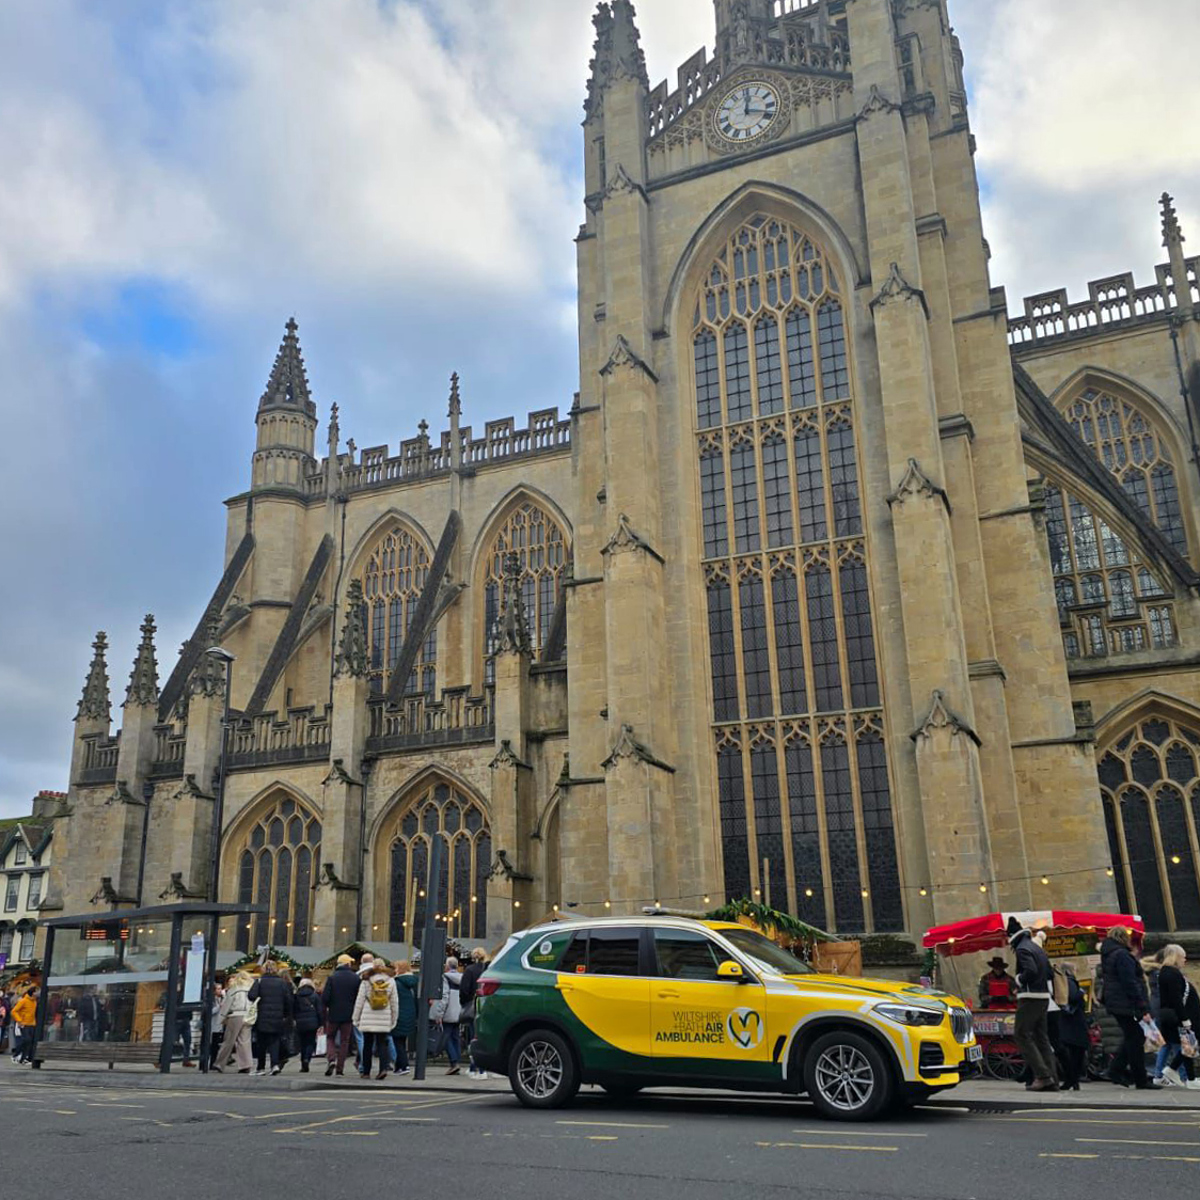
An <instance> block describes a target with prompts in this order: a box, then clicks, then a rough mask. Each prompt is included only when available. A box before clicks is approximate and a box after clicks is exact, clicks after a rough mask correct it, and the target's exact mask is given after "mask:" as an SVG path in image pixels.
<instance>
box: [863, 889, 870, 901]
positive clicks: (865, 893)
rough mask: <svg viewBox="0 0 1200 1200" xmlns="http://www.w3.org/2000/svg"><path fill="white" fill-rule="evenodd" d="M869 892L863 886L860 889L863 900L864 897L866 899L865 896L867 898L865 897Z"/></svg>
mask: <svg viewBox="0 0 1200 1200" xmlns="http://www.w3.org/2000/svg"><path fill="white" fill-rule="evenodd" d="M870 894H871V893H870V892H869V891H867V889H866V888H863V890H862V895H863V899H864V900H865V899H866V898H867V897H868V896H869V895H870Z"/></svg>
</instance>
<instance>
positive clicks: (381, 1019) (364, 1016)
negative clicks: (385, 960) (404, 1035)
mask: <svg viewBox="0 0 1200 1200" xmlns="http://www.w3.org/2000/svg"><path fill="white" fill-rule="evenodd" d="M377 979H382V980H383V981H384V982H385V983H386V984H387V988H388V1002H387V1007H386V1008H372V1007H371V985H372V984H373V983H374V982H375V981H376V980H377ZM399 1013H400V999H399V997H398V996H397V995H396V984H395V981H394V980H393V979H392V977H391V976H390V975H386V974H385V973H384V972H383V971H376V972H375V974H374V975H369V976H367V978H366V979H364V980H363V981H362V983H360V984H359V986H358V999H357V1000H356V1001H355V1002H354V1026H355V1028H356V1029H357V1030H358V1031H359V1032H360V1033H391V1032H392V1029H393V1027H394V1026H395V1024H396V1018H397V1016H399Z"/></svg>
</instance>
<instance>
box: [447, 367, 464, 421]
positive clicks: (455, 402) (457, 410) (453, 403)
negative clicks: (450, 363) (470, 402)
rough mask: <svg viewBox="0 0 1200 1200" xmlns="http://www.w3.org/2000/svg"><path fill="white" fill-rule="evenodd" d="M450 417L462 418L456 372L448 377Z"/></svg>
mask: <svg viewBox="0 0 1200 1200" xmlns="http://www.w3.org/2000/svg"><path fill="white" fill-rule="evenodd" d="M449 415H450V416H451V417H461V416H462V397H461V396H460V395H459V394H458V372H457V371H455V372H454V373H453V374H452V375H451V376H450V412H449Z"/></svg>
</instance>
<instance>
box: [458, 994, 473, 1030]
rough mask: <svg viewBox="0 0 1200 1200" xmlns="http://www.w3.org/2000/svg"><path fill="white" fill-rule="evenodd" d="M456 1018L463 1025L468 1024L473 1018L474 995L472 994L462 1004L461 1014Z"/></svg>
mask: <svg viewBox="0 0 1200 1200" xmlns="http://www.w3.org/2000/svg"><path fill="white" fill-rule="evenodd" d="M458 1019H459V1020H460V1021H461V1022H462V1023H463V1024H464V1025H469V1024H470V1023H471V1022H472V1021H474V1020H475V997H474V996H472V997H471V999H470V1000H468V1001H467V1002H466V1004H464V1005H463V1008H462V1015H461V1016H460V1017H459V1018H458Z"/></svg>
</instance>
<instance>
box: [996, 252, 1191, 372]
mask: <svg viewBox="0 0 1200 1200" xmlns="http://www.w3.org/2000/svg"><path fill="white" fill-rule="evenodd" d="M1184 266H1185V270H1186V273H1187V278H1186V281H1185V284H1184V286H1185V288H1186V295H1187V296H1188V297H1190V303H1191V304H1193V305H1196V304H1200V256H1195V257H1192V258H1188V259H1184ZM1154 276H1155V281H1154V283H1152V284H1147V285H1146V286H1144V287H1138V286H1137V284H1136V283H1135V281H1134V278H1133V272H1132V271H1126V272H1124V273H1123V274H1120V275H1107V276H1105V277H1104V278H1102V279H1094V280H1092V281H1091V282H1089V283H1088V298H1087V299H1086V300H1079V301H1076V302H1075V303H1072V302H1071V300H1070V298H1069V297H1068V296H1067V289H1066V288H1055V289H1054V290H1053V291H1048V292H1039V293H1038V294H1037V295H1034V296H1027V297H1026V298H1025V301H1024V310H1025V311H1024V315H1023V316H1019V317H1012V318H1010V320H1009V322H1008V344H1009V345H1010V346H1011V347H1012V348H1013V350H1014V351H1020V350H1022V349H1024V348H1025V347H1027V346H1044V345H1046V344H1047V343H1049V342H1056V341H1066V340H1068V339H1074V338H1085V337H1089V336H1094V335H1095V334H1098V333H1106V332H1108V331H1109V330H1113V329H1122V328H1128V327H1131V326H1136V325H1142V324H1146V323H1149V322H1152V321H1156V320H1160V319H1161V318H1162V317H1163V316H1165V315H1166V314H1168V313H1171V312H1173V311H1175V310H1176V309H1178V308H1179V297H1178V291H1177V289H1176V287H1175V280H1174V278H1173V272H1172V270H1171V264H1170V263H1160V264H1159V265H1158V266H1157V267H1155V268H1154Z"/></svg>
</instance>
